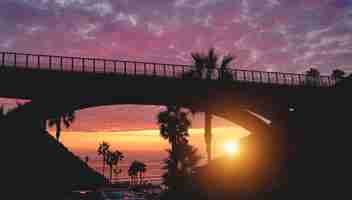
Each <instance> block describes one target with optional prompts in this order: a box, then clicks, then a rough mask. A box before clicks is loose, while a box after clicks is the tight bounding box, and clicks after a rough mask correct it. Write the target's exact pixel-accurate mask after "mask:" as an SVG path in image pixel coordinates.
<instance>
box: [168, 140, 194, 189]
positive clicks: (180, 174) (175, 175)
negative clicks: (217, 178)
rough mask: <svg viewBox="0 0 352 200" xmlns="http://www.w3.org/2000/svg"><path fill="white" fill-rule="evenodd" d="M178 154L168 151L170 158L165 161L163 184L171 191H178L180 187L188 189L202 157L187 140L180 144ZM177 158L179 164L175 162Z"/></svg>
mask: <svg viewBox="0 0 352 200" xmlns="http://www.w3.org/2000/svg"><path fill="white" fill-rule="evenodd" d="M177 150H178V152H173V151H171V150H167V152H168V154H169V157H168V158H167V159H166V160H165V161H164V162H165V166H164V168H163V169H166V170H167V171H166V173H164V174H163V184H165V185H166V186H168V187H169V189H171V190H177V189H178V188H179V187H187V185H189V184H190V183H191V182H190V178H191V176H192V174H193V173H194V171H195V168H196V166H197V165H198V162H199V161H200V159H201V157H200V156H199V154H198V153H197V151H198V150H197V149H196V148H194V147H193V146H192V145H190V144H188V141H187V140H186V139H185V140H183V142H182V143H181V144H179V148H178V149H177ZM175 157H177V160H178V164H176V162H175Z"/></svg>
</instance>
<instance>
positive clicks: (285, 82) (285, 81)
mask: <svg viewBox="0 0 352 200" xmlns="http://www.w3.org/2000/svg"><path fill="white" fill-rule="evenodd" d="M282 75H283V77H284V84H285V85H286V84H287V80H286V74H282Z"/></svg>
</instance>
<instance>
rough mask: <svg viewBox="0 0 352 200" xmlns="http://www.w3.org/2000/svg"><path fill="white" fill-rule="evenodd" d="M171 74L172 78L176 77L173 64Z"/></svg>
mask: <svg viewBox="0 0 352 200" xmlns="http://www.w3.org/2000/svg"><path fill="white" fill-rule="evenodd" d="M172 76H173V78H176V67H175V65H172Z"/></svg>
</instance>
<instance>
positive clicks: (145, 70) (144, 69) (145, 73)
mask: <svg viewBox="0 0 352 200" xmlns="http://www.w3.org/2000/svg"><path fill="white" fill-rule="evenodd" d="M143 74H144V76H145V75H147V66H146V63H144V64H143Z"/></svg>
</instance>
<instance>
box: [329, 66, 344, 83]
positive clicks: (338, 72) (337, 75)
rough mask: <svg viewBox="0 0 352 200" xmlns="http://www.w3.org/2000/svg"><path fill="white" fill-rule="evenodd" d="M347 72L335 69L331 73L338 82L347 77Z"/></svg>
mask: <svg viewBox="0 0 352 200" xmlns="http://www.w3.org/2000/svg"><path fill="white" fill-rule="evenodd" d="M345 75H346V73H345V72H344V71H342V70H340V69H335V70H334V71H332V73H331V77H332V78H333V79H335V80H336V82H339V81H341V80H343V79H344V78H345Z"/></svg>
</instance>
